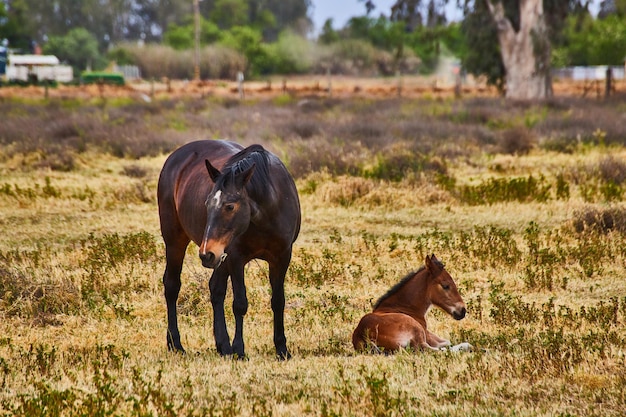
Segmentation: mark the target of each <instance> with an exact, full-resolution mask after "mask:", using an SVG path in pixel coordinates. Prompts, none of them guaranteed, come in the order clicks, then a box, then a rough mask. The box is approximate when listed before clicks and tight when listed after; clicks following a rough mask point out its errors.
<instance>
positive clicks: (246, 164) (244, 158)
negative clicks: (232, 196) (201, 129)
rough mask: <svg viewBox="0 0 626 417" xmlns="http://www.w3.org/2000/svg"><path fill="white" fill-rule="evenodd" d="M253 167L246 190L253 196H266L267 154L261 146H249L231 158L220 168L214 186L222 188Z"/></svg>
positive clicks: (269, 180) (267, 178)
mask: <svg viewBox="0 0 626 417" xmlns="http://www.w3.org/2000/svg"><path fill="white" fill-rule="evenodd" d="M252 165H255V169H254V174H253V175H252V178H250V181H249V182H248V190H253V192H254V194H257V195H267V193H268V192H269V186H270V183H271V178H270V170H269V166H270V158H269V152H268V151H267V150H265V148H263V146H261V145H251V146H248V147H247V148H245V149H242V150H241V151H239V152H238V153H236V154H235V155H233V156H231V157H230V158H229V159H228V161H226V163H225V164H224V168H222V176H221V177H220V180H218V182H219V183H220V184H216V186H217V185H219V186H223V185H224V184H226V183H230V182H232V181H234V179H235V177H236V176H237V175H239V174H241V173H242V172H245V171H246V170H247V169H249V168H250V167H251V166H252Z"/></svg>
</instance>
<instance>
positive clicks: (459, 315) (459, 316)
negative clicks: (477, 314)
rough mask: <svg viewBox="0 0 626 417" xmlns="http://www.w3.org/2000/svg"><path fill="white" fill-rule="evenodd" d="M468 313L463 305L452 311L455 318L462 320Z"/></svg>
mask: <svg viewBox="0 0 626 417" xmlns="http://www.w3.org/2000/svg"><path fill="white" fill-rule="evenodd" d="M466 313H467V310H466V309H465V307H462V308H461V309H459V310H454V311H453V312H452V317H454V319H455V320H461V319H462V318H463V317H465V314H466Z"/></svg>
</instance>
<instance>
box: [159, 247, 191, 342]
mask: <svg viewBox="0 0 626 417" xmlns="http://www.w3.org/2000/svg"><path fill="white" fill-rule="evenodd" d="M183 243H184V242H178V243H177V244H168V243H166V246H165V258H166V266H165V273H164V274H163V286H164V288H165V303H166V304H167V348H168V349H169V350H177V351H179V352H183V353H184V352H185V349H183V346H182V344H181V343H180V333H179V332H178V317H177V315H176V302H177V300H178V293H179V292H180V285H181V284H180V273H181V271H182V268H183V259H184V258H185V249H186V248H187V243H188V242H187V243H184V244H183Z"/></svg>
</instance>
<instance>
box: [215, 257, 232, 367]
mask: <svg viewBox="0 0 626 417" xmlns="http://www.w3.org/2000/svg"><path fill="white" fill-rule="evenodd" d="M227 263H228V258H227V259H226V262H223V263H222V265H220V266H219V267H218V268H217V269H215V270H213V274H212V275H211V279H210V280H209V289H210V290H211V305H212V306H213V336H214V337H215V347H216V348H217V352H218V353H219V354H220V355H232V353H233V350H232V348H231V346H230V338H229V336H228V329H227V328H226V317H225V316H224V299H225V298H226V288H227V284H228V266H227V265H226V264H227Z"/></svg>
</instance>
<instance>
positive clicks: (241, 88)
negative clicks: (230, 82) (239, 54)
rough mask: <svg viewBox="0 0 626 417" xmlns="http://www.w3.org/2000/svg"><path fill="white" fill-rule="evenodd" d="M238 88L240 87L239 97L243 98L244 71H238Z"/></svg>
mask: <svg viewBox="0 0 626 417" xmlns="http://www.w3.org/2000/svg"><path fill="white" fill-rule="evenodd" d="M237 88H238V89H239V98H240V99H243V95H244V92H243V72H241V71H239V72H237Z"/></svg>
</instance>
